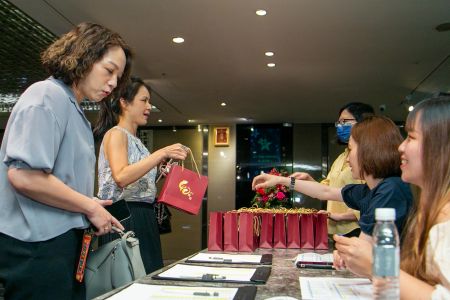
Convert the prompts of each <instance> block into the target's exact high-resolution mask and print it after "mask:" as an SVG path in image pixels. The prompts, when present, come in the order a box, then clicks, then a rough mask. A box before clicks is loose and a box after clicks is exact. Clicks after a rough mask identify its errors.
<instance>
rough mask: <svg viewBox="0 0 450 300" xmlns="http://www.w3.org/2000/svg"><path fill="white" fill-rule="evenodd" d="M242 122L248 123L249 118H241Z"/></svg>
mask: <svg viewBox="0 0 450 300" xmlns="http://www.w3.org/2000/svg"><path fill="white" fill-rule="evenodd" d="M239 120H240V121H248V119H247V118H239Z"/></svg>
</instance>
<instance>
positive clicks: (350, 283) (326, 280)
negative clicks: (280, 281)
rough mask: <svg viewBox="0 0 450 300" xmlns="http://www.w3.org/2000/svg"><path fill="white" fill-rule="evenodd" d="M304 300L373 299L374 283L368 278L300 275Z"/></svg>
mask: <svg viewBox="0 0 450 300" xmlns="http://www.w3.org/2000/svg"><path fill="white" fill-rule="evenodd" d="M299 280H300V290H301V293H302V299H303V300H330V299H336V300H339V299H345V300H371V299H372V283H371V282H370V280H369V279H366V278H341V277H299Z"/></svg>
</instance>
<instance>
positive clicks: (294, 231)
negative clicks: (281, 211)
mask: <svg viewBox="0 0 450 300" xmlns="http://www.w3.org/2000/svg"><path fill="white" fill-rule="evenodd" d="M286 230H287V247H288V248H300V214H287V216H286Z"/></svg>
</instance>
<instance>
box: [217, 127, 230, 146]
mask: <svg viewBox="0 0 450 300" xmlns="http://www.w3.org/2000/svg"><path fill="white" fill-rule="evenodd" d="M228 145H230V127H214V146H228Z"/></svg>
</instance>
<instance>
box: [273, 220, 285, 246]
mask: <svg viewBox="0 0 450 300" xmlns="http://www.w3.org/2000/svg"><path fill="white" fill-rule="evenodd" d="M274 222H275V223H274V226H273V247H274V248H286V223H285V218H284V213H281V214H280V213H278V214H275V220H274Z"/></svg>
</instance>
